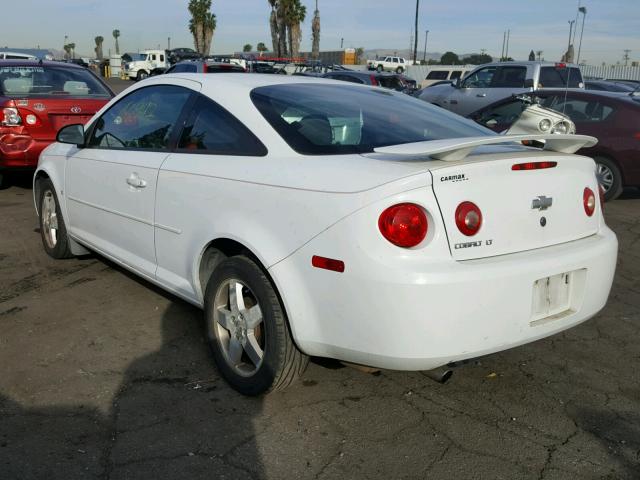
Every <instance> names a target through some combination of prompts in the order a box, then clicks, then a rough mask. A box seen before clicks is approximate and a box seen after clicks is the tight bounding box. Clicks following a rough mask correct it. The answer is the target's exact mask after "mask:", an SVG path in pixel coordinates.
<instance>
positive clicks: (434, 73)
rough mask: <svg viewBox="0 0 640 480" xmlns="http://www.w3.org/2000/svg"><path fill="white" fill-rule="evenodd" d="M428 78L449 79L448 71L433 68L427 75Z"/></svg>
mask: <svg viewBox="0 0 640 480" xmlns="http://www.w3.org/2000/svg"><path fill="white" fill-rule="evenodd" d="M426 79H427V80H446V79H447V71H446V70H431V71H430V72H429V74H428V75H427V78H426Z"/></svg>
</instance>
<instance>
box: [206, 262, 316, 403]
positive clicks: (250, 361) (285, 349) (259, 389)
mask: <svg viewBox="0 0 640 480" xmlns="http://www.w3.org/2000/svg"><path fill="white" fill-rule="evenodd" d="M204 305H205V318H206V323H207V334H208V337H209V342H210V345H211V349H212V351H213V356H214V359H215V362H216V364H217V366H218V369H219V370H220V373H221V374H222V376H223V377H224V378H225V379H226V380H227V382H229V384H230V385H231V386H232V387H233V388H235V389H236V390H237V391H239V392H240V393H242V394H244V395H260V394H262V393H265V392H270V391H274V390H282V389H284V388H285V387H287V386H288V385H290V384H291V383H293V382H294V381H295V380H296V379H297V378H298V377H299V376H300V375H302V373H303V372H304V370H305V368H306V367H307V363H308V361H309V359H308V357H307V356H306V355H304V354H303V353H302V352H300V351H299V350H298V349H297V348H296V346H295V345H294V343H293V340H292V338H291V333H290V332H289V327H288V325H287V320H286V318H285V313H284V309H283V308H282V305H281V303H280V299H279V298H278V295H277V294H276V292H275V289H274V287H273V285H272V284H271V281H270V280H269V279H268V278H267V276H266V275H265V274H264V272H263V271H262V270H261V269H260V267H258V265H257V264H256V263H255V262H254V261H252V260H251V259H249V258H247V257H244V256H236V257H231V258H228V259H226V260H223V261H222V262H221V263H220V264H219V265H218V266H217V267H216V269H215V270H214V272H213V273H212V274H211V278H210V279H209V282H208V283H207V288H206V292H205V302H204Z"/></svg>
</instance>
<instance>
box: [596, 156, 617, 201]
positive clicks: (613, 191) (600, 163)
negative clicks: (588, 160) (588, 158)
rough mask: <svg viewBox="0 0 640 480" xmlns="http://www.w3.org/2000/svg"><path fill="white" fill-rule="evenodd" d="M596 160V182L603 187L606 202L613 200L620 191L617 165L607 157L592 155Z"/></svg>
mask: <svg viewBox="0 0 640 480" xmlns="http://www.w3.org/2000/svg"><path fill="white" fill-rule="evenodd" d="M593 160H594V161H595V162H596V172H597V176H598V183H599V184H600V185H601V186H602V188H603V189H604V200H605V201H606V202H608V201H610V200H615V199H616V198H618V197H619V196H620V194H621V193H622V189H623V185H622V174H621V173H620V169H619V168H618V165H616V163H615V162H614V161H613V160H611V159H610V158H608V157H593Z"/></svg>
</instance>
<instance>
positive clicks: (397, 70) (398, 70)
mask: <svg viewBox="0 0 640 480" xmlns="http://www.w3.org/2000/svg"><path fill="white" fill-rule="evenodd" d="M402 72H404V69H403V68H402V67H398V68H396V73H397V74H400V73H402Z"/></svg>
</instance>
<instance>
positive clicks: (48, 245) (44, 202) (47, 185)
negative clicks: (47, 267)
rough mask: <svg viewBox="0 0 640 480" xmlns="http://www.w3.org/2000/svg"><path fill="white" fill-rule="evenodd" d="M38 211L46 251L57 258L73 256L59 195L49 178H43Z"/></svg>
mask: <svg viewBox="0 0 640 480" xmlns="http://www.w3.org/2000/svg"><path fill="white" fill-rule="evenodd" d="M38 212H39V213H40V236H41V237H42V245H43V246H44V250H45V252H47V254H48V255H49V256H50V257H53V258H57V259H61V258H70V257H73V254H72V253H71V249H70V247H69V239H68V238H67V227H66V225H65V223H64V218H62V212H61V211H60V204H59V203H58V196H57V195H56V190H55V188H53V183H51V180H49V179H46V180H43V181H42V184H41V185H40V196H39V200H38Z"/></svg>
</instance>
